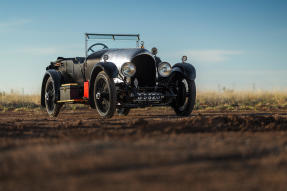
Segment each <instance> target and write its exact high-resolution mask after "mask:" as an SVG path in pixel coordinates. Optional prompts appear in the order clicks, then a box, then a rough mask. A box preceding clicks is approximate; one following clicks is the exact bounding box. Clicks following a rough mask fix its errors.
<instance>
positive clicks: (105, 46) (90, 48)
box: [87, 43, 109, 53]
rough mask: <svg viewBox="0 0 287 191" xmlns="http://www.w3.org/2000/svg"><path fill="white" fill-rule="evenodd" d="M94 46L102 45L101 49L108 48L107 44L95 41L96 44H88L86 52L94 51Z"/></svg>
mask: <svg viewBox="0 0 287 191" xmlns="http://www.w3.org/2000/svg"><path fill="white" fill-rule="evenodd" d="M95 46H102V50H103V49H108V48H109V47H108V46H107V45H105V44H103V43H96V44H93V45H92V46H90V47H89V48H88V51H87V52H89V51H91V52H92V53H94V52H96V51H95V49H94V48H95Z"/></svg>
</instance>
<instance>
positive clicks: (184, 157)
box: [0, 108, 287, 191]
mask: <svg viewBox="0 0 287 191" xmlns="http://www.w3.org/2000/svg"><path fill="white" fill-rule="evenodd" d="M0 120H1V121H0V190H1V191H2V190H3V191H8V190H21V191H25V190H27V191H28V190H29V191H31V190H35V191H39V190H72V191H74V190H75V191H78V190H149V191H150V190H165V191H166V190H233V191H235V190H240V191H242V190H286V188H287V181H286V180H287V112H273V113H268V112H267V113H262V112H258V113H250V112H241V113H236V112H231V113H204V112H203V113H198V112H195V113H194V114H193V115H192V116H190V117H188V118H178V117H176V116H175V115H174V113H173V112H172V111H171V110H169V109H162V108H156V109H150V108H148V109H138V110H132V111H131V113H130V115H129V116H127V117H125V116H115V117H113V118H112V119H106V120H101V119H99V118H98V116H97V114H96V112H95V111H94V110H87V109H82V110H77V111H68V110H66V111H64V112H62V114H61V115H60V116H59V118H58V119H51V118H49V117H47V114H46V113H44V112H35V111H34V112H32V111H31V112H27V111H26V112H5V113H0Z"/></svg>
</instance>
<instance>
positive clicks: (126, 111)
mask: <svg viewBox="0 0 287 191" xmlns="http://www.w3.org/2000/svg"><path fill="white" fill-rule="evenodd" d="M117 112H118V114H119V115H123V116H127V115H128V114H129V112H130V108H118V109H117Z"/></svg>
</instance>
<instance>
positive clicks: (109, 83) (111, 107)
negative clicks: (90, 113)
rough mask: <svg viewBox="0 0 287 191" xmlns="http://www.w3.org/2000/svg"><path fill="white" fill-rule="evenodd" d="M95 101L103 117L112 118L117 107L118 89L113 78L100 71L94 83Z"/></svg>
mask: <svg viewBox="0 0 287 191" xmlns="http://www.w3.org/2000/svg"><path fill="white" fill-rule="evenodd" d="M93 96H94V97H93V98H94V102H95V105H96V109H97V111H98V113H99V114H100V116H101V117H104V118H111V117H112V116H113V115H114V112H115V109H116V89H115V84H114V81H113V79H112V78H110V77H109V76H108V75H107V74H106V73H105V72H104V71H102V72H100V73H99V74H98V75H97V77H96V79H95V83H94V95H93Z"/></svg>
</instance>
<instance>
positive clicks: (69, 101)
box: [57, 99, 88, 103]
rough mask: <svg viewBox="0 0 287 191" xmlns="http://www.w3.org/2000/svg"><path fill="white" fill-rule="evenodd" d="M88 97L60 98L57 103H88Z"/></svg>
mask: <svg viewBox="0 0 287 191" xmlns="http://www.w3.org/2000/svg"><path fill="white" fill-rule="evenodd" d="M86 102H88V100H87V99H71V100H60V101H57V103H86Z"/></svg>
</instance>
